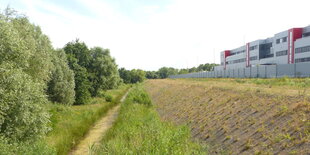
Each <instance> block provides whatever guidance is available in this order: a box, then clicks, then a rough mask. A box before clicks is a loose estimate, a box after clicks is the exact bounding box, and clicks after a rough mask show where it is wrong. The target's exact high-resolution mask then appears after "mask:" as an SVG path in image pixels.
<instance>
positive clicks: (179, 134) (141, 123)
mask: <svg viewBox="0 0 310 155" xmlns="http://www.w3.org/2000/svg"><path fill="white" fill-rule="evenodd" d="M92 151H93V153H95V154H206V148H205V147H203V146H201V145H200V144H197V143H194V142H192V141H191V139H190V131H189V128H188V127H186V126H174V125H172V124H170V123H168V122H162V121H161V120H160V118H159V116H158V114H157V112H156V110H155V107H154V106H153V105H152V103H151V100H150V98H149V96H148V94H147V93H146V92H145V91H144V89H143V88H142V86H141V85H139V86H135V87H134V88H132V90H131V91H130V93H129V94H128V96H127V98H126V100H125V102H124V104H122V105H121V110H120V114H119V117H118V119H117V121H116V123H115V124H114V126H113V127H112V128H111V129H110V130H109V131H108V132H107V133H106V135H105V136H104V138H103V140H102V142H101V146H99V147H97V148H92Z"/></svg>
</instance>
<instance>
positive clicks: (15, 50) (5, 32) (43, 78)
mask: <svg viewBox="0 0 310 155" xmlns="http://www.w3.org/2000/svg"><path fill="white" fill-rule="evenodd" d="M5 12H6V14H4V15H0V45H1V46H0V64H1V63H3V62H10V63H11V64H12V65H14V66H15V67H17V68H21V69H23V71H25V72H26V73H27V74H28V75H30V76H31V77H32V78H33V79H34V80H36V81H38V82H41V83H42V84H44V85H45V86H46V84H47V82H48V81H49V78H50V73H51V68H52V66H53V65H52V61H51V60H52V58H51V54H52V51H53V48H52V46H51V43H50V41H49V39H48V37H47V36H46V35H44V34H43V33H42V31H41V29H40V27H39V26H35V25H33V24H31V23H30V22H29V20H28V19H27V18H26V17H25V16H23V15H19V14H17V13H16V11H14V10H11V9H10V8H7V9H6V10H5Z"/></svg>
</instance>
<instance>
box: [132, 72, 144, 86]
mask: <svg viewBox="0 0 310 155" xmlns="http://www.w3.org/2000/svg"><path fill="white" fill-rule="evenodd" d="M130 75H131V83H138V82H143V81H144V79H145V72H144V71H143V70H141V69H133V70H131V71H130Z"/></svg>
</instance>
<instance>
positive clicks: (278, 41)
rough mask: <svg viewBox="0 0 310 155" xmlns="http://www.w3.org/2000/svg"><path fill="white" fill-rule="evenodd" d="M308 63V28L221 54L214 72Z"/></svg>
mask: <svg viewBox="0 0 310 155" xmlns="http://www.w3.org/2000/svg"><path fill="white" fill-rule="evenodd" d="M302 62H310V26H307V27H304V28H292V29H289V30H286V31H283V32H280V33H277V34H275V35H274V36H273V37H272V38H267V39H264V40H256V41H252V42H249V43H246V44H245V45H243V46H241V47H239V48H236V49H232V50H225V51H222V52H221V65H220V66H216V67H215V68H214V70H215V71H220V70H226V69H238V68H247V67H251V66H256V65H272V64H294V63H302Z"/></svg>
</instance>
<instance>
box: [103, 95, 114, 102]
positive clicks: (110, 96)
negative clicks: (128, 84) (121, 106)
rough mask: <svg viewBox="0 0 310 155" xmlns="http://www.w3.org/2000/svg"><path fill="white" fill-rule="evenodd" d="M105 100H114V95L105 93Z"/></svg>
mask: <svg viewBox="0 0 310 155" xmlns="http://www.w3.org/2000/svg"><path fill="white" fill-rule="evenodd" d="M105 100H106V101H107V102H112V100H113V97H112V95H110V94H107V95H105Z"/></svg>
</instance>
